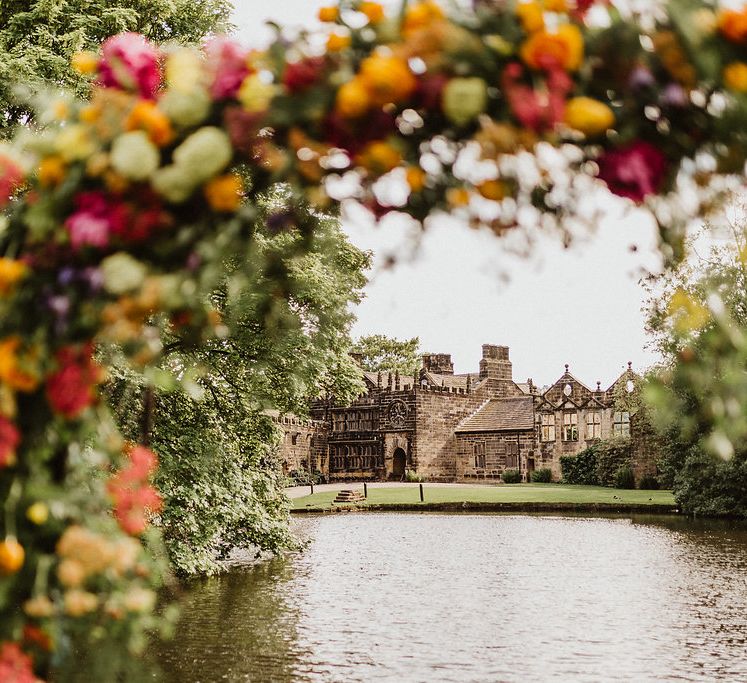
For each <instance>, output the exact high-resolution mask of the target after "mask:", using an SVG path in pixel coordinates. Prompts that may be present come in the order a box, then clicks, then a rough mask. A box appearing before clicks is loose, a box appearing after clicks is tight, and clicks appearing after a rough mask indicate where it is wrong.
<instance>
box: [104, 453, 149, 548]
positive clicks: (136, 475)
mask: <svg viewBox="0 0 747 683" xmlns="http://www.w3.org/2000/svg"><path fill="white" fill-rule="evenodd" d="M128 455H129V458H130V462H129V464H128V465H127V466H126V467H124V468H123V469H122V470H120V472H119V473H118V474H117V475H116V476H115V477H114V478H112V479H111V480H110V481H109V484H108V489H109V493H110V494H111V497H112V499H113V500H114V517H115V518H116V520H117V522H118V523H119V526H120V527H121V528H122V529H123V530H124V531H125V532H126V533H128V534H132V535H133V536H137V535H139V534H142V533H143V531H145V529H146V527H147V526H148V513H156V512H158V511H159V510H160V509H161V506H162V501H161V497H160V496H159V495H158V491H156V490H155V489H154V488H153V487H152V486H151V485H150V484H149V483H148V479H149V477H150V476H151V475H152V474H153V472H155V469H156V467H157V465H158V458H157V456H156V454H155V453H154V452H153V451H151V450H149V449H148V448H145V447H144V446H135V447H134V448H133V449H132V450H131V451H130V452H129V454H128Z"/></svg>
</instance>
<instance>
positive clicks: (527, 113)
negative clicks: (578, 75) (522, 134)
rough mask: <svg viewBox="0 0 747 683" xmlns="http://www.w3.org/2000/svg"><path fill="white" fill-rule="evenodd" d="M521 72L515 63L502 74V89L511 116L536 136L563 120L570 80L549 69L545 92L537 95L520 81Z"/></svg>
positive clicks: (562, 73)
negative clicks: (536, 133)
mask: <svg viewBox="0 0 747 683" xmlns="http://www.w3.org/2000/svg"><path fill="white" fill-rule="evenodd" d="M523 73H524V69H523V68H522V67H521V65H519V64H516V63H514V64H509V65H508V66H507V67H506V70H505V72H504V74H503V89H504V91H505V93H506V97H507V99H508V104H509V106H510V107H511V111H512V113H513V115H514V116H515V117H516V118H517V120H518V121H519V123H520V124H521V125H522V126H523V127H524V128H529V129H530V130H533V131H535V132H538V133H539V132H541V131H543V130H552V129H553V128H554V127H555V126H556V125H557V124H558V123H560V122H561V121H562V120H563V115H564V113H565V102H566V97H567V96H568V93H569V92H570V91H571V89H572V88H573V81H572V80H571V78H570V76H568V74H567V73H566V72H565V71H563V70H562V69H551V70H550V71H549V72H548V74H547V80H546V82H547V91H546V92H539V91H537V90H535V89H534V88H533V87H531V86H529V85H526V84H524V83H521V82H520V81H519V79H520V78H521V76H522V75H523Z"/></svg>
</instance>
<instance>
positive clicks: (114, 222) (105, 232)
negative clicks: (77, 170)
mask: <svg viewBox="0 0 747 683" xmlns="http://www.w3.org/2000/svg"><path fill="white" fill-rule="evenodd" d="M75 207H76V209H77V210H76V212H75V213H74V214H73V215H72V216H70V217H69V218H68V219H67V220H66V221H65V227H66V228H67V231H68V233H70V242H71V244H72V245H73V248H74V249H81V248H83V247H86V246H91V247H99V248H104V247H106V246H107V245H108V244H109V240H110V238H111V235H112V234H124V233H125V231H126V227H127V213H128V212H127V208H126V207H125V205H124V204H122V203H121V202H113V201H112V200H111V199H110V198H109V197H108V196H107V195H106V194H104V193H103V192H99V191H93V192H81V193H80V194H79V195H78V196H77V197H76V198H75Z"/></svg>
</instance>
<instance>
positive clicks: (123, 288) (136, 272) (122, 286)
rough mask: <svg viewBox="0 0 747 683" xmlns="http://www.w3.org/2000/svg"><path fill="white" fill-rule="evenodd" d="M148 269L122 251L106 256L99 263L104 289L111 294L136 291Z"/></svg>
mask: <svg viewBox="0 0 747 683" xmlns="http://www.w3.org/2000/svg"><path fill="white" fill-rule="evenodd" d="M147 272H148V269H147V268H146V267H145V266H144V265H143V264H142V263H140V261H138V260H137V259H135V258H133V257H132V256H130V255H129V254H125V253H124V252H123V251H119V252H117V253H116V254H112V255H111V256H107V257H106V258H105V259H104V260H103V261H102V262H101V274H102V275H103V277H104V289H106V291H107V292H110V293H112V294H117V295H118V294H124V293H125V292H131V291H133V290H135V289H138V288H139V287H140V286H141V285H142V284H143V280H144V279H145V276H146V274H147Z"/></svg>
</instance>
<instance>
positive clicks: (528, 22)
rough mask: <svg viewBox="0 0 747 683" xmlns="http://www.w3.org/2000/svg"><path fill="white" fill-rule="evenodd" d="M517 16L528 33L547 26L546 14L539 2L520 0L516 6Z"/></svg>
mask: <svg viewBox="0 0 747 683" xmlns="http://www.w3.org/2000/svg"><path fill="white" fill-rule="evenodd" d="M516 16H517V17H519V21H520V22H521V26H522V28H523V29H524V30H525V31H526V32H527V33H535V32H536V31H541V30H542V29H543V28H545V16H544V13H543V12H542V7H540V5H539V3H538V2H520V3H519V4H518V5H517V6H516Z"/></svg>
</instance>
